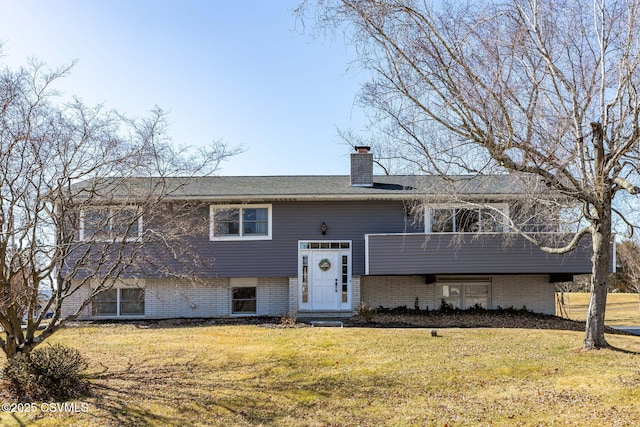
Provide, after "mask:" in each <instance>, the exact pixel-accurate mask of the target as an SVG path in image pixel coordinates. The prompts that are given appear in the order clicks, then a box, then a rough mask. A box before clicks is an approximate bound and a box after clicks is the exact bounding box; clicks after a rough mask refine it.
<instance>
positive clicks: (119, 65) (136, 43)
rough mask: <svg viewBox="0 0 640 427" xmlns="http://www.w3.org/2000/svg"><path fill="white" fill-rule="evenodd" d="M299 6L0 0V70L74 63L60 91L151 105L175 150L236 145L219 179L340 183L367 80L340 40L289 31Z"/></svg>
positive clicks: (288, 2)
mask: <svg viewBox="0 0 640 427" xmlns="http://www.w3.org/2000/svg"><path fill="white" fill-rule="evenodd" d="M298 3H299V0H245V1H223V0H209V1H207V0H174V1H167V0H54V1H45V0H40V1H34V0H20V1H15V0H0V10H2V14H1V15H0V40H1V41H3V42H4V49H3V56H2V57H0V64H3V63H4V64H6V65H9V66H10V67H18V66H21V65H25V64H26V63H27V59H28V58H29V57H36V58H38V59H39V60H41V61H44V62H45V63H46V64H47V65H48V66H49V67H52V68H53V67H57V66H60V65H64V64H68V63H70V62H72V61H73V60H76V59H77V60H78V62H77V64H76V65H75V67H74V68H73V70H72V73H71V74H70V75H69V76H68V77H66V78H65V79H64V81H63V82H62V83H61V84H59V85H58V86H57V87H58V88H59V89H60V90H62V91H63V92H64V93H65V95H75V96H77V97H79V98H80V99H82V100H83V101H84V102H85V103H86V104H88V105H91V106H93V105H97V104H104V105H105V106H106V107H108V108H114V109H116V110H118V111H121V112H123V113H125V114H127V115H130V116H144V115H145V114H147V113H148V112H149V111H150V110H151V109H153V108H154V107H155V106H158V107H160V108H162V109H164V110H166V111H168V112H169V123H170V129H169V133H170V136H171V137H172V138H173V140H174V142H175V143H176V144H179V145H188V146H198V145H203V144H204V145H206V144H209V143H211V142H212V141H214V140H222V141H224V142H226V143H228V144H229V145H231V146H242V147H244V149H245V152H244V153H242V154H239V155H237V156H234V157H232V158H231V159H229V160H228V161H226V162H225V163H224V164H223V165H222V169H221V170H220V171H219V174H221V175H227V176H232V175H346V174H348V173H349V157H348V156H349V153H350V149H349V147H348V146H346V145H345V144H344V143H343V142H342V141H341V140H340V138H339V136H338V129H353V130H354V131H355V132H356V133H358V132H361V131H364V129H365V124H366V119H365V117H364V113H363V110H362V109H361V108H360V107H359V106H358V105H357V103H356V96H357V93H358V91H359V89H360V87H361V85H362V83H363V81H364V80H365V78H364V75H363V73H361V72H358V71H357V70H354V69H353V67H349V64H350V63H351V62H352V61H353V60H354V59H355V53H354V51H353V49H352V47H351V46H349V45H348V43H345V42H344V40H343V39H342V38H341V37H340V35H336V36H335V37H325V38H315V39H314V38H313V37H312V36H311V35H309V34H301V31H300V30H299V29H298V30H297V29H296V19H295V17H294V16H293V14H292V10H293V8H294V7H295V6H296V5H297V4H298ZM298 28H300V27H299V26H298Z"/></svg>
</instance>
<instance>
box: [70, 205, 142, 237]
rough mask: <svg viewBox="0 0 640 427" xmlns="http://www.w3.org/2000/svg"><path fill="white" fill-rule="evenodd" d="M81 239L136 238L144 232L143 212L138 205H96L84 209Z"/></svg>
mask: <svg viewBox="0 0 640 427" xmlns="http://www.w3.org/2000/svg"><path fill="white" fill-rule="evenodd" d="M80 222H81V223H80V239H81V240H90V239H96V240H115V239H122V238H126V239H127V240H135V239H136V238H138V237H140V233H141V232H142V214H141V212H140V210H139V209H138V208H137V207H133V206H131V207H129V206H127V207H120V208H108V207H96V208H90V209H85V210H83V211H82V214H81V220H80Z"/></svg>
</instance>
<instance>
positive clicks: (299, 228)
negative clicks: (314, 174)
mask: <svg viewBox="0 0 640 427" xmlns="http://www.w3.org/2000/svg"><path fill="white" fill-rule="evenodd" d="M272 209H273V210H272V217H273V229H272V240H259V241H213V242H211V241H209V240H208V236H207V239H206V241H200V242H198V245H200V247H201V253H203V254H208V256H209V257H210V258H211V259H212V260H213V261H214V262H213V265H212V266H211V267H210V270H209V271H208V274H209V275H218V276H220V277H253V276H256V277H258V276H261V277H274V276H278V277H279V276H287V277H295V276H297V275H298V242H299V241H300V240H311V241H317V240H331V241H335V240H351V241H352V260H353V274H354V275H362V274H364V235H365V234H368V233H403V232H415V231H418V230H417V229H416V228H415V226H412V225H411V218H409V219H406V218H405V213H404V209H403V204H402V202H398V201H388V202H381V201H359V202H354V201H348V202H280V203H273V204H272ZM322 223H325V224H326V225H327V227H328V231H327V234H325V235H323V234H322V233H321V231H320V225H321V224H322Z"/></svg>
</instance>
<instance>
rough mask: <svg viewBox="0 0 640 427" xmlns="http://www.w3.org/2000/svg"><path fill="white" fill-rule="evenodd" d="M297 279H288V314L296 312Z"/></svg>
mask: <svg viewBox="0 0 640 427" xmlns="http://www.w3.org/2000/svg"><path fill="white" fill-rule="evenodd" d="M298 308H299V307H298V278H297V277H289V314H294V313H297V312H298Z"/></svg>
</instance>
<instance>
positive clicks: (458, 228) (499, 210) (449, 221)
mask: <svg viewBox="0 0 640 427" xmlns="http://www.w3.org/2000/svg"><path fill="white" fill-rule="evenodd" d="M506 209H507V208H506V206H503V205H497V206H492V207H490V208H475V207H457V206H453V207H451V206H434V207H430V208H429V209H427V216H428V221H427V222H426V223H427V224H428V226H427V227H428V228H427V232H430V233H502V232H503V231H504V228H505V226H504V215H505V214H506Z"/></svg>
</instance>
